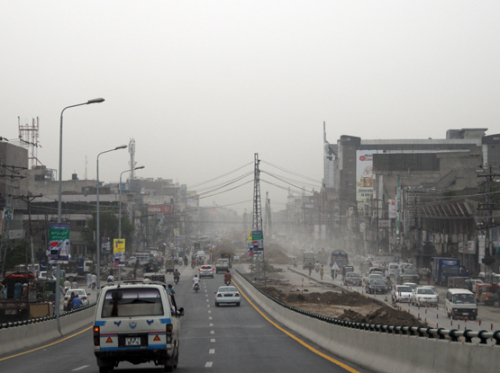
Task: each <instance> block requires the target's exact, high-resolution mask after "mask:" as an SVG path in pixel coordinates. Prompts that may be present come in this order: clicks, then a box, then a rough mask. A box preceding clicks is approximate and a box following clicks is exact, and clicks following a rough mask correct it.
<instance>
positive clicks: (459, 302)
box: [444, 289, 477, 320]
mask: <svg viewBox="0 0 500 373" xmlns="http://www.w3.org/2000/svg"><path fill="white" fill-rule="evenodd" d="M444 307H445V311H446V314H447V315H448V317H452V318H453V319H454V320H455V319H457V318H459V317H460V318H465V317H466V318H467V319H469V320H476V319H477V304H476V298H475V297H474V294H473V293H472V292H471V291H469V290H467V289H448V291H447V292H446V298H445V301H444Z"/></svg>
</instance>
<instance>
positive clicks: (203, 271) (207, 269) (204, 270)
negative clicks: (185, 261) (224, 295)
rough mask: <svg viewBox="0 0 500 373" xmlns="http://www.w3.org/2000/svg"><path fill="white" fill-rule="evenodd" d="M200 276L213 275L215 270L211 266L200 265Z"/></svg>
mask: <svg viewBox="0 0 500 373" xmlns="http://www.w3.org/2000/svg"><path fill="white" fill-rule="evenodd" d="M202 277H212V278H214V277H215V270H214V268H213V267H212V266H209V265H202V266H201V268H200V278H202Z"/></svg>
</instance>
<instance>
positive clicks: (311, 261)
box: [302, 253, 316, 269]
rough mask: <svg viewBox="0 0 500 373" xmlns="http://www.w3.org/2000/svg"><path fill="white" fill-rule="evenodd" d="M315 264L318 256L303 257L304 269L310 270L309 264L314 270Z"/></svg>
mask: <svg viewBox="0 0 500 373" xmlns="http://www.w3.org/2000/svg"><path fill="white" fill-rule="evenodd" d="M315 263H316V255H315V254H314V253H304V255H303V257H302V269H307V268H309V264H310V265H311V268H314V265H315Z"/></svg>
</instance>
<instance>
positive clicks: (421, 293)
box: [411, 287, 438, 307]
mask: <svg viewBox="0 0 500 373" xmlns="http://www.w3.org/2000/svg"><path fill="white" fill-rule="evenodd" d="M437 303H438V300H437V295H436V294H434V292H433V291H432V289H429V288H424V287H418V288H416V289H415V291H414V292H413V293H412V295H411V304H412V305H415V306H426V307H427V306H432V305H437Z"/></svg>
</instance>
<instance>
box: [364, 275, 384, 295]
mask: <svg viewBox="0 0 500 373" xmlns="http://www.w3.org/2000/svg"><path fill="white" fill-rule="evenodd" d="M389 290H390V287H389V286H387V285H386V284H385V282H384V280H381V279H378V278H377V279H372V280H367V281H366V284H365V292H367V293H373V294H376V293H380V294H386V293H387V292H389Z"/></svg>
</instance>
